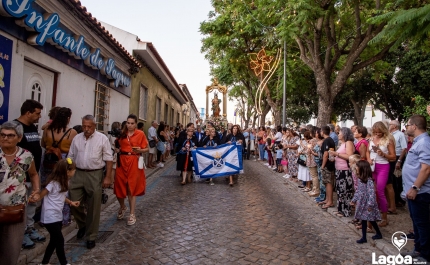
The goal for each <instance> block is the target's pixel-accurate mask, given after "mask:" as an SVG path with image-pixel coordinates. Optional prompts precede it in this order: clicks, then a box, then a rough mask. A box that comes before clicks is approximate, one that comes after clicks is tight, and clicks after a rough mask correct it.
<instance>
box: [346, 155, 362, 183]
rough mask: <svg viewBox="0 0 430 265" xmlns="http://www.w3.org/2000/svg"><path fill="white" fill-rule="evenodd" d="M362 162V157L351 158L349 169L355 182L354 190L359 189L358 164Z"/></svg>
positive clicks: (354, 156) (353, 156)
mask: <svg viewBox="0 0 430 265" xmlns="http://www.w3.org/2000/svg"><path fill="white" fill-rule="evenodd" d="M360 160H361V157H360V155H352V156H350V157H349V167H350V168H351V172H352V179H353V181H354V190H357V188H358V178H357V162H358V161H360Z"/></svg>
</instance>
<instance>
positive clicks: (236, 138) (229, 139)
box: [225, 125, 245, 187]
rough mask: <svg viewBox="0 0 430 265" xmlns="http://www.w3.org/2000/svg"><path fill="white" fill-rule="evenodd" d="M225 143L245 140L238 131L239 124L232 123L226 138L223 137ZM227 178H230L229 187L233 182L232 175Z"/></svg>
mask: <svg viewBox="0 0 430 265" xmlns="http://www.w3.org/2000/svg"><path fill="white" fill-rule="evenodd" d="M225 141H226V143H227V144H231V143H236V142H237V143H239V144H242V143H243V142H244V141H245V138H244V137H243V134H242V133H241V132H240V128H239V125H233V127H232V130H231V134H229V135H227V137H226V139H225ZM239 159H242V157H239ZM229 178H230V179H229V180H230V183H229V185H230V187H233V185H234V182H233V175H230V176H229Z"/></svg>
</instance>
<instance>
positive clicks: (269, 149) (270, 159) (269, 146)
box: [264, 138, 274, 168]
mask: <svg viewBox="0 0 430 265" xmlns="http://www.w3.org/2000/svg"><path fill="white" fill-rule="evenodd" d="M264 150H266V152H267V160H268V162H269V165H268V167H269V168H272V166H274V163H273V156H272V139H271V138H267V139H266V145H265V146H264Z"/></svg>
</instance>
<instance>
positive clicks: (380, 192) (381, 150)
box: [367, 121, 396, 227]
mask: <svg viewBox="0 0 430 265" xmlns="http://www.w3.org/2000/svg"><path fill="white" fill-rule="evenodd" d="M372 131H373V137H372V138H371V139H370V142H369V148H368V151H367V159H368V161H369V163H370V166H371V168H372V171H373V179H374V181H375V184H376V185H375V186H376V196H377V200H378V205H379V210H380V211H381V213H382V222H381V223H380V224H379V226H380V227H384V226H387V225H388V219H387V212H388V202H387V198H386V197H385V186H386V185H387V181H388V174H389V171H390V164H389V160H393V159H396V153H395V143H394V141H393V140H392V139H391V138H390V133H389V132H388V128H387V127H386V126H385V124H384V123H383V122H381V121H378V122H375V124H373V127H372Z"/></svg>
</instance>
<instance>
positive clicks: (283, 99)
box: [282, 40, 287, 126]
mask: <svg viewBox="0 0 430 265" xmlns="http://www.w3.org/2000/svg"><path fill="white" fill-rule="evenodd" d="M286 98H287V41H285V40H284V92H283V96H282V103H283V104H282V126H285V125H286V120H285V105H286V104H287V102H286Z"/></svg>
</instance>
